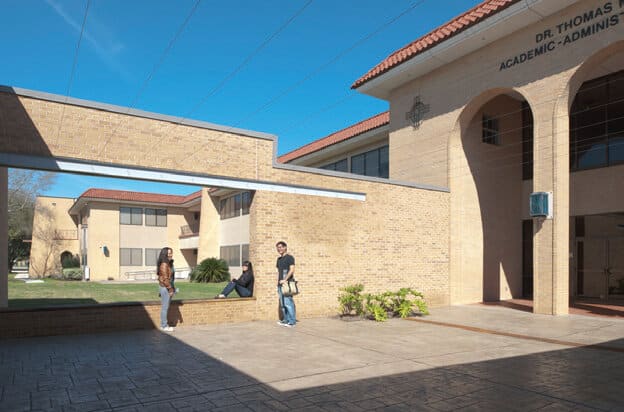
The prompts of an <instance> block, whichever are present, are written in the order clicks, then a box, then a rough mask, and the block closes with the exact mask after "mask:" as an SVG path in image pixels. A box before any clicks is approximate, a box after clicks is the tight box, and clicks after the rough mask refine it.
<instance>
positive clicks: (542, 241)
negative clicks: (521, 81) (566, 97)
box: [527, 103, 570, 315]
mask: <svg viewBox="0 0 624 412" xmlns="http://www.w3.org/2000/svg"><path fill="white" fill-rule="evenodd" d="M536 106H537V107H538V108H539V110H538V111H537V113H535V112H534V114H537V115H536V116H535V119H536V120H535V121H536V122H537V123H536V124H535V128H534V130H535V138H534V162H535V163H534V178H533V179H534V180H533V191H535V192H553V215H554V216H553V219H535V220H534V222H533V256H534V257H533V273H534V277H533V282H534V283H533V311H534V312H535V313H542V314H550V315H565V314H567V313H568V306H569V286H568V284H569V278H570V274H569V260H568V256H569V215H570V211H569V205H570V191H569V182H570V163H569V120H568V119H569V118H568V113H567V106H565V105H563V106H565V110H561V111H563V113H558V111H557V110H552V106H551V105H548V104H542V105H540V104H539V103H538V104H537V105H536ZM553 113H554V117H552V116H553ZM540 118H541V119H540ZM527 201H528V200H527Z"/></svg>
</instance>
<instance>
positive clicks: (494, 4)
mask: <svg viewBox="0 0 624 412" xmlns="http://www.w3.org/2000/svg"><path fill="white" fill-rule="evenodd" d="M519 1H521V0H486V1H484V2H482V3H481V4H478V5H477V6H475V7H473V8H472V9H470V10H468V11H467V12H465V13H463V14H461V15H459V16H458V17H455V18H454V19H453V20H451V21H449V22H448V23H446V24H443V25H442V26H440V27H438V28H437V29H434V30H433V31H430V32H429V33H427V34H425V35H424V36H422V37H421V38H419V39H417V40H414V41H413V42H411V43H410V44H408V45H407V46H405V47H403V48H401V49H399V50H397V51H395V52H394V53H392V54H390V55H389V56H388V57H386V58H385V60H384V61H382V62H381V63H379V64H378V65H377V66H375V67H373V68H372V69H370V70H369V71H368V73H366V74H365V75H364V76H362V77H360V78H359V79H357V80H356V81H355V83H353V85H352V86H351V88H352V89H357V88H358V87H360V86H361V85H363V84H364V83H366V82H368V81H370V80H372V79H374V78H375V77H377V76H380V75H382V74H383V73H385V72H387V71H389V70H390V69H392V68H393V67H396V66H398V65H400V64H401V63H405V62H406V61H407V60H409V59H411V58H412V57H415V56H417V55H419V54H421V53H423V52H425V51H426V50H428V49H430V48H432V47H434V46H437V45H438V44H440V43H442V42H443V41H445V40H448V39H449V38H451V37H453V36H455V35H457V34H459V33H461V32H462V31H464V30H466V29H468V28H470V27H472V26H474V25H476V24H478V23H481V22H482V21H483V20H485V19H487V18H488V17H491V16H493V15H494V14H496V13H499V12H500V11H502V10H504V9H506V8H508V7H509V6H511V5H513V4H515V3H518V2H519Z"/></svg>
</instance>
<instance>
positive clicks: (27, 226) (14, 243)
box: [7, 169, 56, 272]
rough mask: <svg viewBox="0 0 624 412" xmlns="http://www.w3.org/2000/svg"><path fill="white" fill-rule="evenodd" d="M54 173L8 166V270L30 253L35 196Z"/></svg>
mask: <svg viewBox="0 0 624 412" xmlns="http://www.w3.org/2000/svg"><path fill="white" fill-rule="evenodd" d="M55 179H56V175H55V174H53V173H48V172H37V171H34V170H22V169H9V193H8V199H7V200H8V204H9V213H8V223H9V251H8V252H9V253H8V259H9V272H10V271H11V270H12V269H13V264H14V263H15V261H16V260H18V259H25V258H27V257H28V256H29V255H30V243H28V242H24V240H28V239H30V238H31V237H32V225H33V216H34V213H35V202H36V200H37V196H38V195H39V194H40V193H41V192H43V191H44V190H45V189H47V188H48V187H50V186H51V185H53V184H54V180H55Z"/></svg>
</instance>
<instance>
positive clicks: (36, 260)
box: [30, 189, 252, 281]
mask: <svg viewBox="0 0 624 412" xmlns="http://www.w3.org/2000/svg"><path fill="white" fill-rule="evenodd" d="M251 198H252V197H251V192H248V191H243V192H237V191H231V190H223V189H221V190H208V189H202V190H199V191H197V192H195V193H191V194H189V195H187V196H177V195H168V194H158V193H143V192H131V191H121V190H107V189H89V190H87V191H85V192H84V193H83V194H82V195H80V196H79V197H78V198H76V199H67V198H58V197H39V198H38V199H37V207H36V210H35V216H34V222H33V244H32V248H31V257H30V260H31V267H30V275H31V276H33V277H41V276H49V275H54V274H58V273H60V270H61V260H62V258H63V256H66V255H69V256H77V257H78V258H79V260H80V266H81V268H82V269H83V271H84V274H85V279H86V280H93V281H101V280H146V279H152V280H153V279H155V266H156V262H157V259H158V254H159V252H160V250H161V249H162V248H163V247H165V246H167V247H171V248H172V249H173V252H174V255H173V259H174V262H175V267H176V277H178V278H186V277H188V275H189V272H190V270H191V269H192V268H193V267H195V266H196V265H197V263H199V262H201V260H203V259H204V258H206V257H220V258H223V259H224V260H226V262H228V265H229V267H230V271H231V273H232V274H233V275H237V274H238V273H239V271H240V269H241V263H242V262H243V261H244V260H247V259H248V258H249V206H250V204H251ZM202 203H203V205H202ZM202 211H203V212H204V213H205V215H204V217H203V218H202Z"/></svg>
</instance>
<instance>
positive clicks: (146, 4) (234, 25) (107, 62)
mask: <svg viewBox="0 0 624 412" xmlns="http://www.w3.org/2000/svg"><path fill="white" fill-rule="evenodd" d="M479 2H480V1H477V0H414V1H406V0H388V1H381V0H340V1H336V0H311V1H310V0H279V1H278V0H265V1H262V2H260V1H254V0H229V1H227V2H224V1H215V0H202V1H198V0H177V1H175V2H173V1H161V0H151V1H147V0H145V1H143V0H136V1H128V0H91V1H90V3H88V4H89V7H88V13H87V15H86V20H84V19H85V9H86V7H87V0H6V1H3V4H2V8H3V24H2V25H0V36H2V38H3V39H4V41H3V64H1V65H0V84H3V85H6V86H13V87H21V88H26V89H32V90H37V91H44V92H48V93H55V94H59V95H63V96H65V95H69V96H71V97H75V98H80V99H87V100H93V101H98V102H104V103H110V104H115V105H119V106H124V107H133V108H136V109H141V110H147V111H152V112H156V113H162V114H167V115H173V116H182V117H184V118H191V119H198V120H203V121H208V122H211V123H217V124H221V125H226V126H234V127H240V128H244V129H250V130H255V131H260V132H266V133H271V134H274V135H277V136H278V154H284V153H286V152H288V151H291V150H293V149H295V148H297V147H299V146H302V145H304V144H306V143H308V142H310V141H313V140H316V139H318V138H320V137H323V136H326V135H328V134H330V133H332V132H334V131H336V130H339V129H342V128H344V127H347V126H349V125H351V124H353V123H356V122H358V121H360V120H362V119H365V118H367V117H370V116H372V115H374V114H377V113H379V112H382V111H385V110H387V109H388V104H387V102H385V101H382V100H378V99H375V98H373V97H369V96H366V95H362V94H360V93H357V92H355V91H352V90H351V89H350V86H351V84H352V83H353V82H354V81H355V80H356V79H357V78H359V77H360V76H361V75H363V74H364V73H366V72H367V71H368V70H369V69H371V68H372V67H373V66H375V65H376V64H377V63H379V62H380V61H382V60H383V59H384V58H385V57H386V56H388V55H389V54H390V53H392V52H393V51H395V50H396V49H399V48H400V47H402V46H404V45H406V44H407V43H409V42H411V41H412V40H415V39H416V38H418V37H420V36H422V35H423V34H425V33H427V32H429V31H430V30H432V29H434V28H436V27H438V26H439V25H441V24H443V23H445V22H446V21H448V20H450V19H451V18H453V17H455V16H457V15H459V14H461V13H462V12H464V11H466V10H468V9H469V8H471V7H473V6H474V5H476V4H478V3H479ZM189 16H190V18H189ZM83 20H84V21H85V24H84V27H85V30H84V31H83V35H82V40H81V42H80V47H79V48H77V44H78V39H79V38H80V32H81V27H82V25H83ZM185 21H186V24H184V22H185ZM76 50H78V52H77V53H76ZM72 73H73V75H72ZM89 187H100V188H107V189H117V190H138V191H147V192H161V193H172V194H188V193H190V192H192V191H194V190H196V188H193V187H188V186H179V185H164V184H159V183H150V182H134V181H130V180H121V179H105V178H97V177H90V176H78V175H59V177H58V179H57V181H56V184H55V185H54V186H53V187H51V188H50V189H49V190H48V191H47V192H46V194H48V195H54V196H66V197H77V196H79V195H80V194H81V193H82V192H83V191H84V190H86V189H88V188H89Z"/></svg>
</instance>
